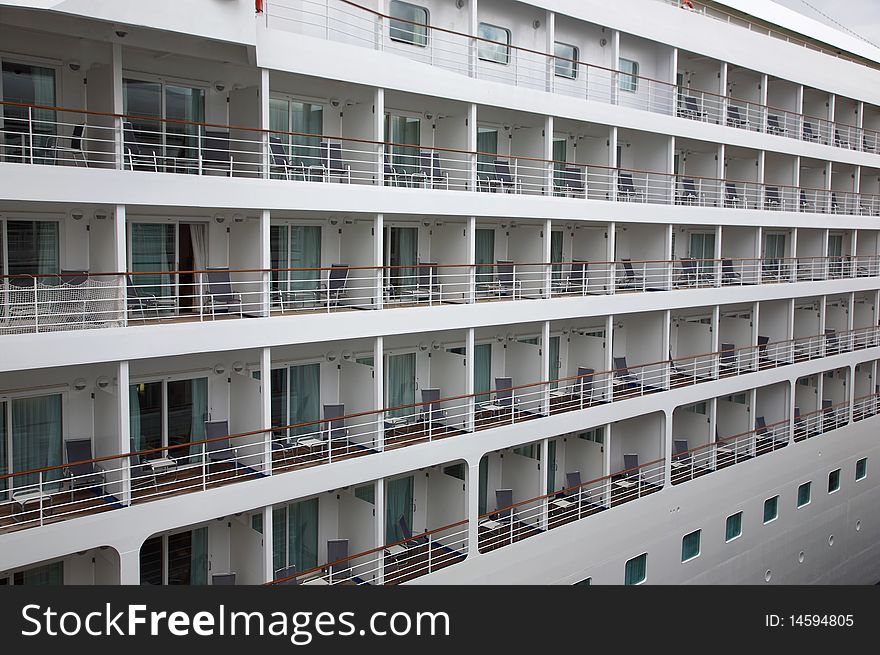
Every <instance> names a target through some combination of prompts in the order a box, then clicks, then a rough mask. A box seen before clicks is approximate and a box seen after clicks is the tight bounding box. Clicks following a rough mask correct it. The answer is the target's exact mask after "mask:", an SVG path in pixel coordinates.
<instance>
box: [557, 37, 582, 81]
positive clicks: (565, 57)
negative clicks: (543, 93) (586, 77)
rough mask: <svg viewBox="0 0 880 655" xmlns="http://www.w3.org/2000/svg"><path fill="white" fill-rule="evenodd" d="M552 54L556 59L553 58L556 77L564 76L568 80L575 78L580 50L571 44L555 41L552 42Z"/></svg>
mask: <svg viewBox="0 0 880 655" xmlns="http://www.w3.org/2000/svg"><path fill="white" fill-rule="evenodd" d="M553 54H554V55H555V56H556V59H554V60H553V62H554V63H553V67H554V72H555V74H556V77H566V78H568V79H570V80H574V79H576V78H577V74H578V57H579V56H580V51H579V50H578V49H577V48H576V47H575V46H573V45H568V44H567V43H560V42H559V41H557V42H556V43H554V44H553Z"/></svg>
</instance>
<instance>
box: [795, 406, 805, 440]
mask: <svg viewBox="0 0 880 655" xmlns="http://www.w3.org/2000/svg"><path fill="white" fill-rule="evenodd" d="M806 436H807V429H806V426H805V425H804V420H803V419H802V418H801V408H800V407H798V406H797V405H795V407H794V438H795V441H799V440H800V439H803V438H804V437H806Z"/></svg>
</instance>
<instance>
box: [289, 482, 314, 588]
mask: <svg viewBox="0 0 880 655" xmlns="http://www.w3.org/2000/svg"><path fill="white" fill-rule="evenodd" d="M287 514H288V521H287V528H288V533H287V563H288V565H293V566H296V570H297V571H306V570H308V569H311V568H314V567H315V566H317V565H318V499H317V498H312V499H310V500H303V501H300V502H298V503H293V504H291V505H288V508H287Z"/></svg>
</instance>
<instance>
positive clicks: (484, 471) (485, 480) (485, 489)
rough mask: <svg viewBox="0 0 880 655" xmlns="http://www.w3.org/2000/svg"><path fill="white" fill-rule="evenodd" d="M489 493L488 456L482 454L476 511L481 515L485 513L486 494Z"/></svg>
mask: <svg viewBox="0 0 880 655" xmlns="http://www.w3.org/2000/svg"><path fill="white" fill-rule="evenodd" d="M488 493H489V457H488V456H487V455H483V457H482V458H481V459H480V498H479V505H480V506H479V509H478V510H477V512H478V513H479V514H480V516H482V515H483V514H485V513H486V495H487V494H488Z"/></svg>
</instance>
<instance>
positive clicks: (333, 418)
mask: <svg viewBox="0 0 880 655" xmlns="http://www.w3.org/2000/svg"><path fill="white" fill-rule="evenodd" d="M343 416H345V405H344V404H342V403H340V404H337V405H324V432H325V436H326V439H327V442H328V444H331V443H332V442H334V441H336V442H338V441H340V440H342V439H345V438H346V437H348V428H347V427H345V419H344V418H342V417H343Z"/></svg>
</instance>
